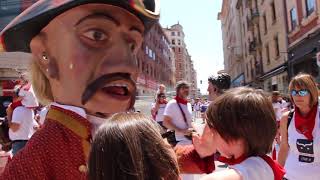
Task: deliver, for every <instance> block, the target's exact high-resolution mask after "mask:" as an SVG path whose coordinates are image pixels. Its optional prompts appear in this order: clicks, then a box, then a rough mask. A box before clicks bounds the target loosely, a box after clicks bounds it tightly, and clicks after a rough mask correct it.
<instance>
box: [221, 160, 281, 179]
mask: <svg viewBox="0 0 320 180" xmlns="http://www.w3.org/2000/svg"><path fill="white" fill-rule="evenodd" d="M259 157H261V158H262V159H263V160H264V161H265V162H266V163H267V164H268V165H269V166H270V167H271V169H272V172H273V175H274V180H282V178H283V176H284V174H285V170H284V169H283V167H281V166H280V165H279V164H278V163H277V162H276V161H274V160H272V159H271V158H270V157H269V156H267V155H262V156H259ZM247 158H248V157H246V156H244V155H243V156H240V157H239V158H237V159H235V158H229V159H228V158H226V157H223V156H220V157H218V158H217V160H218V161H220V162H223V163H226V164H228V165H236V164H240V163H241V162H243V161H244V160H246V159H247Z"/></svg>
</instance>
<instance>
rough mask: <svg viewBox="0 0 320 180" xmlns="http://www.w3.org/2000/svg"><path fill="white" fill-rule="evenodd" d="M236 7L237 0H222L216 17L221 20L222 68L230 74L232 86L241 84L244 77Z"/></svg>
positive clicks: (239, 26) (241, 40)
mask: <svg viewBox="0 0 320 180" xmlns="http://www.w3.org/2000/svg"><path fill="white" fill-rule="evenodd" d="M239 12H240V11H239V10H238V9H237V1H232V0H224V1H223V4H222V9H221V12H220V13H219V14H218V19H219V20H220V21H221V30H222V40H223V52H224V68H225V71H226V73H228V74H229V75H230V76H231V80H232V87H237V86H243V85H244V83H245V77H244V56H243V49H244V48H243V41H244V37H243V36H242V35H243V33H242V31H243V30H242V28H241V17H240V14H239Z"/></svg>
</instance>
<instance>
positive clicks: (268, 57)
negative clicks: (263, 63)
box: [266, 45, 270, 64]
mask: <svg viewBox="0 0 320 180" xmlns="http://www.w3.org/2000/svg"><path fill="white" fill-rule="evenodd" d="M269 53H270V52H269V45H266V57H267V64H270V54H269Z"/></svg>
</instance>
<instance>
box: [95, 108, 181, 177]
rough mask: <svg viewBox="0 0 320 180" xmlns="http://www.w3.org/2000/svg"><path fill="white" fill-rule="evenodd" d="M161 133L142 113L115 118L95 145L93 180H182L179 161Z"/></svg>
mask: <svg viewBox="0 0 320 180" xmlns="http://www.w3.org/2000/svg"><path fill="white" fill-rule="evenodd" d="M160 131H161V129H160V127H159V126H157V124H156V123H155V122H153V121H150V119H148V118H146V117H145V116H144V115H142V114H140V113H120V114H116V115H114V116H112V117H111V118H110V119H108V120H107V121H106V122H105V123H104V124H103V125H102V126H101V127H100V128H99V130H98V131H97V134H96V135H95V138H94V141H93V143H92V149H91V152H90V158H89V179H90V180H100V179H108V180H120V179H130V180H147V179H150V180H151V179H152V180H162V179H163V180H178V179H179V170H178V163H177V159H176V157H175V154H174V151H173V149H172V148H171V146H170V145H169V144H168V143H167V142H165V141H164V140H163V139H162V137H161V134H160Z"/></svg>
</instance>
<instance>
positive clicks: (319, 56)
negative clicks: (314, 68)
mask: <svg viewBox="0 0 320 180" xmlns="http://www.w3.org/2000/svg"><path fill="white" fill-rule="evenodd" d="M317 65H318V66H319V67H320V52H318V53H317Z"/></svg>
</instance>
